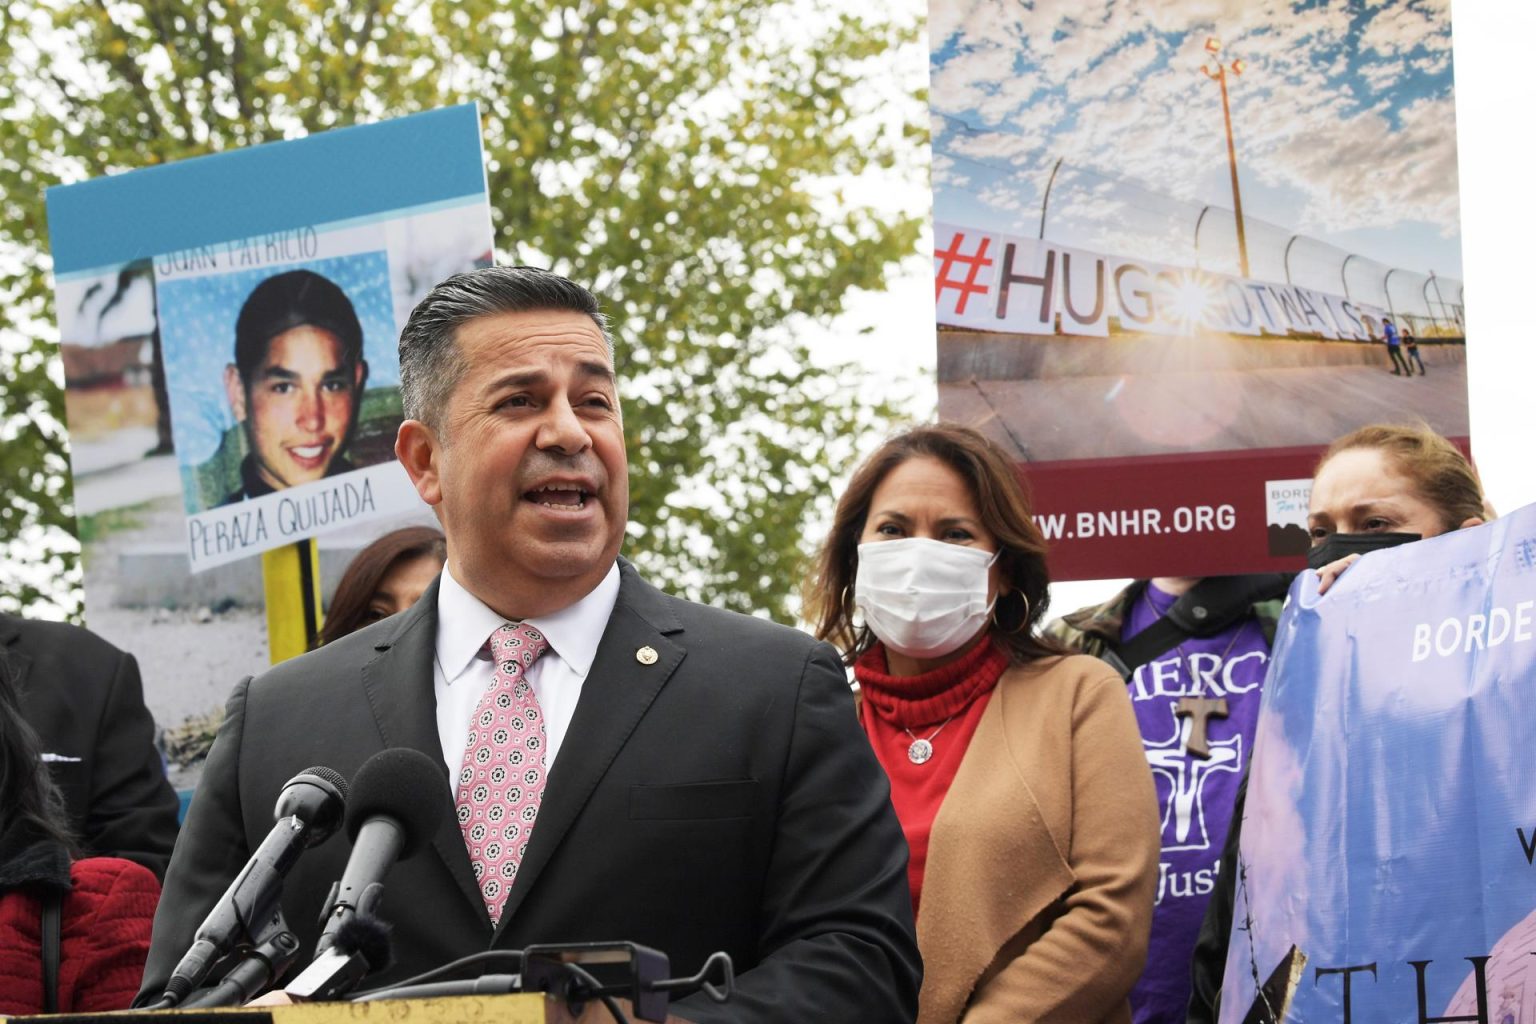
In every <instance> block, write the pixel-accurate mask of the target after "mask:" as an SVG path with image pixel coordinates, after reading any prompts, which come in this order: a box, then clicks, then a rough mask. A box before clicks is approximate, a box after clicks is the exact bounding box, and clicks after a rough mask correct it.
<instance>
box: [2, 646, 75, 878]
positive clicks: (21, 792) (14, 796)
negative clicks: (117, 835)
mask: <svg viewBox="0 0 1536 1024" xmlns="http://www.w3.org/2000/svg"><path fill="white" fill-rule="evenodd" d="M42 750H43V745H42V743H41V742H40V741H39V740H38V738H37V733H36V732H34V731H33V729H32V726H31V725H29V724H28V723H27V720H26V719H25V718H23V717H22V716H21V698H20V695H19V694H18V693H17V692H16V683H15V677H14V676H13V675H12V673H11V666H10V663H9V662H8V661H7V660H6V656H5V652H4V651H0V832H5V831H7V830H8V829H10V828H11V826H12V825H15V824H18V823H25V824H28V825H30V826H31V827H32V829H33V831H35V832H38V833H41V834H42V835H44V836H47V837H48V838H50V839H54V840H57V841H58V842H60V843H62V844H63V845H64V846H65V847H66V848H67V849H69V850H70V852H71V853H73V852H74V849H75V843H74V838H73V837H72V836H71V835H70V834H69V826H68V825H67V824H66V820H67V819H66V816H65V812H64V798H63V797H62V796H61V795H60V794H59V790H58V787H57V786H55V785H54V784H53V779H52V778H51V777H50V776H49V774H48V769H47V768H46V767H45V766H44V765H43V760H42Z"/></svg>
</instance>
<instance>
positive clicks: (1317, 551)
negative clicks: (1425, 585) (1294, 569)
mask: <svg viewBox="0 0 1536 1024" xmlns="http://www.w3.org/2000/svg"><path fill="white" fill-rule="evenodd" d="M1423 539H1424V535H1423V534H1422V533H1330V534H1329V535H1328V539H1327V540H1325V541H1323V542H1322V543H1321V544H1319V545H1317V546H1316V547H1314V548H1312V549H1311V550H1310V551H1308V552H1307V565H1308V566H1309V567H1311V568H1313V569H1321V568H1322V567H1323V566H1325V565H1327V564H1328V563H1330V562H1337V561H1338V560H1339V559H1341V558H1343V557H1344V556H1345V555H1363V554H1365V553H1366V552H1367V551H1380V550H1381V549H1383V548H1395V547H1397V546H1398V545H1399V544H1412V543H1413V542H1414V541H1416V540H1423Z"/></svg>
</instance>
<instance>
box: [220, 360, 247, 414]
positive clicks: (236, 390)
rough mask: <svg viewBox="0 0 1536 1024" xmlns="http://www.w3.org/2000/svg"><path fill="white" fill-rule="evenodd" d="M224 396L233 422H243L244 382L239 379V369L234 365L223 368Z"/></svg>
mask: <svg viewBox="0 0 1536 1024" xmlns="http://www.w3.org/2000/svg"><path fill="white" fill-rule="evenodd" d="M224 394H225V395H226V396H227V397H228V398H229V408H230V411H231V412H233V413H234V414H235V420H236V421H237V422H240V423H244V422H245V382H244V381H242V380H241V379H240V368H239V367H238V366H236V365H235V364H234V363H230V364H229V365H228V366H226V367H224Z"/></svg>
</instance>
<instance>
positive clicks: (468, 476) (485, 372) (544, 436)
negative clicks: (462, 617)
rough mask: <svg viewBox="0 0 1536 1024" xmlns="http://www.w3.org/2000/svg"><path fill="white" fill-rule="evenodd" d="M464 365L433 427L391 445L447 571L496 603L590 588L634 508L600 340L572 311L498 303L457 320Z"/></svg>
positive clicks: (548, 600) (537, 603)
mask: <svg viewBox="0 0 1536 1024" xmlns="http://www.w3.org/2000/svg"><path fill="white" fill-rule="evenodd" d="M456 341H457V345H458V351H459V355H460V356H461V358H462V360H463V363H464V366H465V370H464V373H463V376H462V377H461V378H460V380H459V382H458V384H457V385H456V387H455V388H454V390H453V393H452V394H451V395H450V396H449V399H448V403H447V409H446V410H445V411H444V413H443V416H442V422H441V423H440V424H439V425H438V427H437V428H436V429H435V430H434V429H432V428H429V427H427V426H426V425H425V424H421V423H418V422H416V421H408V422H407V423H406V425H405V426H403V427H402V428H401V435H400V440H399V442H398V443H397V444H396V449H395V450H396V451H397V452H398V453H399V454H400V456H401V460H402V462H404V463H405V465H406V468H407V471H408V472H410V474H411V477H412V480H413V481H414V482H415V484H416V489H417V491H418V492H419V493H420V494H421V496H422V498H423V499H424V500H425V501H427V502H428V504H431V505H435V506H437V512H438V518H439V519H440V520H441V521H442V524H443V530H444V532H445V533H446V534H447V536H448V559H449V567H450V569H451V570H452V572H453V575H454V578H455V579H457V580H458V581H459V582H460V583H462V584H464V585H465V587H466V588H468V589H469V590H470V591H471V592H472V593H474V594H475V595H476V596H478V597H479V598H480V599H481V600H483V601H485V602H486V604H488V605H490V606H491V607H492V608H494V609H496V610H497V611H499V612H501V613H502V614H504V615H511V616H515V617H527V616H532V615H539V614H544V613H545V612H547V611H554V610H558V609H559V608H562V607H565V606H566V605H568V604H570V603H572V602H573V601H575V600H578V599H579V598H581V597H583V596H585V595H586V594H587V593H589V592H590V591H591V590H592V588H593V587H595V586H596V585H597V583H598V582H599V581H601V579H602V578H603V576H604V575H605V574H606V573H607V572H608V569H609V567H610V566H611V565H612V564H613V560H614V558H615V557H617V555H618V552H619V545H620V542H621V541H622V540H623V537H624V527H625V523H626V521H627V519H628V516H629V471H628V466H627V464H626V457H625V451H624V423H623V419H622V417H621V415H620V412H619V400H618V393H617V388H616V382H615V380H614V375H613V360H612V358H611V357H610V356H609V354H608V345H607V342H606V341H605V340H604V339H603V335H602V332H601V331H599V330H598V327H597V325H596V324H595V323H593V321H592V320H591V319H590V318H589V317H587V316H584V315H582V314H581V313H576V312H570V311H564V310H538V311H531V312H522V313H499V314H495V315H492V316H486V317H481V318H479V319H477V320H472V321H470V322H469V323H467V324H465V325H463V326H462V327H460V328H459V331H458V335H457V339H456Z"/></svg>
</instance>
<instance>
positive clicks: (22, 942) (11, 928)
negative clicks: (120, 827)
mask: <svg viewBox="0 0 1536 1024" xmlns="http://www.w3.org/2000/svg"><path fill="white" fill-rule="evenodd" d="M64 820H65V818H64V810H63V802H62V799H61V798H60V796H59V793H58V790H57V789H56V788H55V787H54V784H53V782H52V780H51V779H50V778H49V776H48V772H47V771H46V770H45V769H44V767H43V763H42V753H41V747H40V746H39V744H38V740H37V734H36V733H34V732H33V731H32V728H31V727H30V726H29V725H27V723H26V721H25V720H24V719H23V718H22V716H21V709H20V707H19V704H18V701H17V696H16V689H15V686H14V684H13V682H12V677H11V672H10V668H9V666H8V665H7V664H6V663H5V662H4V661H0V1015H9V1014H28V1013H44V1012H61V1013H64V1012H83V1011H90V1012H94V1011H97V1010H120V1009H125V1008H127V1006H128V1004H129V1003H130V1002H131V1001H132V1000H133V995H134V993H135V992H136V991H137V990H138V987H139V978H140V976H141V975H142V974H143V973H144V959H145V957H146V956H147V955H148V953H149V930H150V923H151V922H152V921H153V919H154V913H155V904H156V903H157V902H158V900H159V897H160V884H159V882H157V881H156V880H155V876H154V874H153V873H152V872H150V870H149V869H148V868H146V867H143V866H142V865H139V864H135V863H134V862H133V861H129V860H123V859H121V858H118V857H90V858H86V859H84V860H74V859H73V856H72V851H73V848H74V847H73V841H72V839H71V837H70V835H69V833H68V831H67V828H66V826H65V825H64V824H63V822H64ZM55 912H56V914H57V917H56V919H57V920H58V922H59V927H58V941H57V943H56V944H54V943H51V942H48V943H45V940H44V931H45V929H44V919H45V915H50V914H53V913H55ZM50 947H51V948H53V949H56V950H57V956H56V957H54V958H52V959H53V963H54V965H55V966H54V967H53V969H52V970H48V969H46V968H45V962H46V961H47V960H48V959H49V957H47V955H46V954H47V953H48V952H49V948H50ZM45 976H46V980H45Z"/></svg>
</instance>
